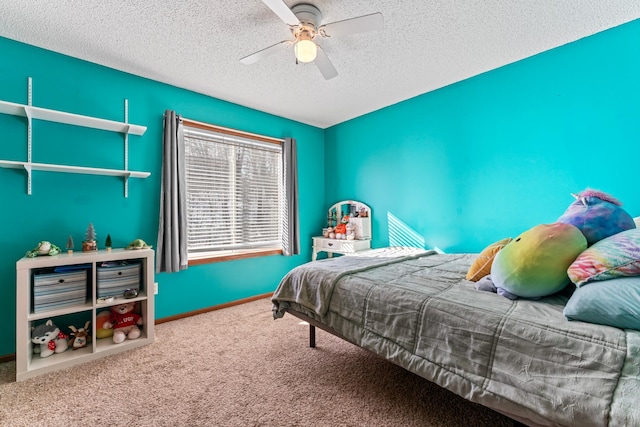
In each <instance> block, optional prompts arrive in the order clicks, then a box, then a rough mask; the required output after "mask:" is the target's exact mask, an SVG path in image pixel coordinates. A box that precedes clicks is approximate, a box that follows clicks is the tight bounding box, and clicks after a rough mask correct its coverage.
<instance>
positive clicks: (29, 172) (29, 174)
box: [24, 77, 33, 196]
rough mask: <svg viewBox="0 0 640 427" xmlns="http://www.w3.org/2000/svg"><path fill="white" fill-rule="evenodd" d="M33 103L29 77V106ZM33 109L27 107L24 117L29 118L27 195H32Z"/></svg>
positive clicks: (31, 84) (31, 85)
mask: <svg viewBox="0 0 640 427" xmlns="http://www.w3.org/2000/svg"><path fill="white" fill-rule="evenodd" d="M32 101H33V80H32V79H31V77H29V84H28V89H27V104H28V105H29V107H31V106H32ZM31 113H32V112H31V108H28V107H26V108H25V109H24V115H25V116H27V162H28V163H29V165H28V167H27V165H24V168H25V170H26V171H27V195H29V196H30V195H31V161H32V150H33V149H32V141H33V126H32V124H33V118H32V114H31Z"/></svg>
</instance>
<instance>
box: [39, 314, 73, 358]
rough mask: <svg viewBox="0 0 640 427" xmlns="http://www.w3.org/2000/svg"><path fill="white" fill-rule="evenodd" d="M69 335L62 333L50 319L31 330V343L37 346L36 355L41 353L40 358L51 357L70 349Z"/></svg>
mask: <svg viewBox="0 0 640 427" xmlns="http://www.w3.org/2000/svg"><path fill="white" fill-rule="evenodd" d="M67 338H68V337H67V335H65V334H63V333H62V332H60V328H58V327H57V326H56V325H55V324H54V323H53V320H51V319H49V320H47V321H46V322H45V323H42V324H40V325H38V326H36V327H34V328H31V342H32V343H34V344H35V346H34V347H33V352H34V353H40V357H49V356H51V355H52V354H53V353H62V352H63V351H66V350H67V348H69V346H68V344H67Z"/></svg>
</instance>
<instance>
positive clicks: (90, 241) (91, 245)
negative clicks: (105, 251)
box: [82, 222, 98, 252]
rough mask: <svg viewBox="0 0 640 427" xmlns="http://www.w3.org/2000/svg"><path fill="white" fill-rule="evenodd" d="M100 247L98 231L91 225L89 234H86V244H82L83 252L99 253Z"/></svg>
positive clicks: (88, 229)
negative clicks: (97, 242)
mask: <svg viewBox="0 0 640 427" xmlns="http://www.w3.org/2000/svg"><path fill="white" fill-rule="evenodd" d="M97 250H98V245H97V244H96V230H95V229H94V228H93V223H91V222H90V223H89V226H88V227H87V232H86V233H85V239H84V242H82V252H90V251H97Z"/></svg>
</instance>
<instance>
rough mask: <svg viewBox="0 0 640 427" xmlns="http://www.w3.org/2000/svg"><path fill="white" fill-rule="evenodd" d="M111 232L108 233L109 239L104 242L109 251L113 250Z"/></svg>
mask: <svg viewBox="0 0 640 427" xmlns="http://www.w3.org/2000/svg"><path fill="white" fill-rule="evenodd" d="M111 246H112V245H111V234H107V240H106V241H105V242H104V247H105V248H107V252H111Z"/></svg>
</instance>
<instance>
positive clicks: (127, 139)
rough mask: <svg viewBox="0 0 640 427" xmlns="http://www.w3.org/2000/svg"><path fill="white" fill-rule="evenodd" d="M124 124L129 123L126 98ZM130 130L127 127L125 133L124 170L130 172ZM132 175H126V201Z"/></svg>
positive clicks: (129, 127) (126, 100)
mask: <svg viewBox="0 0 640 427" xmlns="http://www.w3.org/2000/svg"><path fill="white" fill-rule="evenodd" d="M124 122H125V123H129V100H128V99H126V98H125V100H124ZM129 129H131V126H130V125H129V126H128V127H127V131H126V132H125V133H124V170H125V171H127V170H129ZM130 176H131V174H128V175H125V177H124V197H125V199H126V198H128V197H129V177H130Z"/></svg>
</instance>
